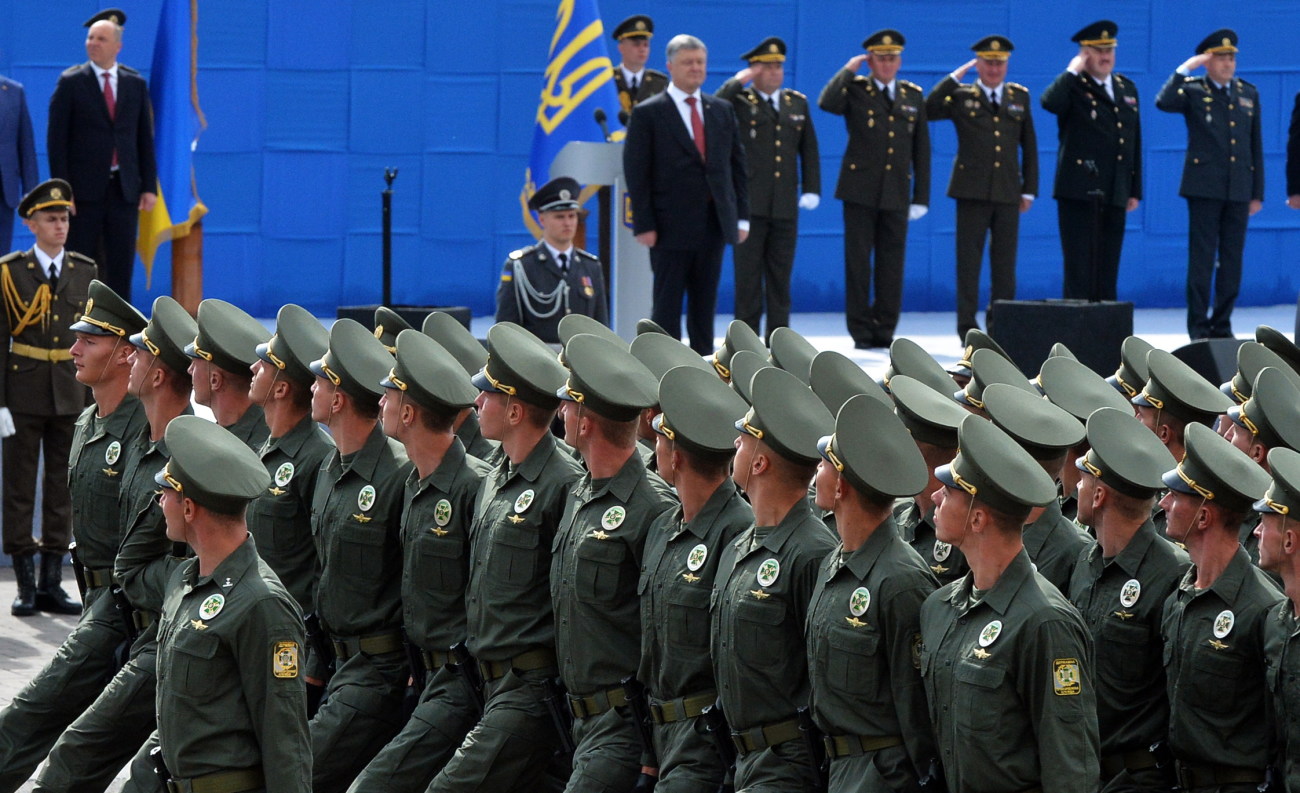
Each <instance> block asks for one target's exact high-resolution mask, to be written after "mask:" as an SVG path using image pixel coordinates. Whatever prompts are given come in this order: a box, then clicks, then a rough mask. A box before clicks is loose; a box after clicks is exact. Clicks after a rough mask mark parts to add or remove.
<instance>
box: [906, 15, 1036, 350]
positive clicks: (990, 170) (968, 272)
mask: <svg viewBox="0 0 1300 793" xmlns="http://www.w3.org/2000/svg"><path fill="white" fill-rule="evenodd" d="M1013 49H1015V45H1013V44H1012V43H1011V39H1008V38H1007V37H1005V36H985V37H984V38H982V39H980V40H979V41H977V42H975V44H974V45H973V46H972V47H971V50H973V51H974V52H975V57H974V58H973V59H971V60H969V61H967V62H966V63H965V64H964V65H962V66H961V67H960V68H958V69H957V71H955V72H953V73H952V74H950V75H948V76H947V77H945V78H943V79H942V80H941V81H939V84H938V85H936V86H935V87H934V88H932V89H930V94H929V96H927V97H926V98H925V113H926V115H927V116H928V117H929V118H930V120H931V121H938V120H940V119H951V120H952V123H953V126H954V127H956V129H957V158H956V160H955V161H954V162H953V165H952V177H951V178H950V179H949V180H948V197H949V198H954V199H956V200H957V335H958V336H960V337H962V339H965V338H966V331H968V330H970V329H971V328H976V327H979V326H978V324H977V323H976V321H975V312H976V310H977V309H978V306H979V287H980V262H981V261H982V260H983V258H984V240H985V238H986V237H989V236H990V235H991V239H990V242H989V275H990V280H991V283H992V287H993V288H992V294H991V295H990V299H991V300H1015V298H1016V245H1017V243H1018V242H1019V238H1020V214H1021V213H1022V212H1027V211H1028V210H1029V207H1030V206H1031V205H1032V204H1033V202H1034V197H1035V196H1036V195H1038V136H1037V135H1036V134H1035V133H1034V117H1033V113H1032V112H1031V111H1032V110H1033V108H1032V106H1031V105H1030V100H1029V89H1028V88H1025V87H1024V86H1023V85H1019V84H1017V83H1009V82H1007V81H1006V76H1007V60H1008V59H1010V57H1011V51H1012V50H1013ZM971 67H974V68H975V70H976V71H977V72H978V73H979V79H977V80H976V81H975V82H974V83H972V84H970V85H962V83H961V78H962V77H964V76H965V75H966V72H967V71H969V70H970V69H971Z"/></svg>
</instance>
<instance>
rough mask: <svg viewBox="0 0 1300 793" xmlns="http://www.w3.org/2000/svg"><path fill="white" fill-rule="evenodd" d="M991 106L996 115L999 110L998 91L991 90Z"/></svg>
mask: <svg viewBox="0 0 1300 793" xmlns="http://www.w3.org/2000/svg"><path fill="white" fill-rule="evenodd" d="M989 107H991V108H993V113H994V115H997V112H998V92H997V91H989Z"/></svg>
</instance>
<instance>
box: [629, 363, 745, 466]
mask: <svg viewBox="0 0 1300 793" xmlns="http://www.w3.org/2000/svg"><path fill="white" fill-rule="evenodd" d="M659 406H660V407H661V408H663V412H662V413H660V414H659V415H658V416H655V419H654V422H653V424H652V426H653V427H654V431H655V432H657V433H659V434H660V435H662V436H664V437H665V438H667V439H668V440H670V441H673V442H674V443H680V444H682V446H684V447H685V448H686V449H687V450H688V451H690V452H692V453H694V454H698V455H700V456H702V457H705V458H706V459H719V458H722V459H725V458H728V457H730V456H731V455H732V454H734V453H735V451H736V448H735V443H736V430H735V429H734V427H735V423H736V419H738V418H740V417H741V416H744V415H745V410H746V409H747V408H748V406H747V405H746V404H745V400H743V399H741V398H740V396H739V395H738V394H736V392H735V391H732V390H731V389H730V388H728V387H727V384H726V383H724V382H722V381H721V380H719V379H718V378H717V376H716V375H714V374H713V372H711V371H709V370H707V369H697V368H695V367H691V366H678V367H676V368H673V369H670V370H669V371H668V372H667V373H665V374H664V377H663V379H662V380H660V381H659Z"/></svg>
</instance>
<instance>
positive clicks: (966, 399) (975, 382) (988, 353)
mask: <svg viewBox="0 0 1300 793" xmlns="http://www.w3.org/2000/svg"><path fill="white" fill-rule="evenodd" d="M995 383H999V384H1002V385H1009V386H1014V387H1016V388H1018V389H1020V390H1021V391H1024V392H1025V393H1027V394H1032V395H1034V396H1039V394H1038V390H1037V389H1036V388H1034V387H1033V386H1031V385H1030V384H1029V381H1028V380H1026V379H1025V373H1024V372H1022V371H1020V367H1018V366H1016V365H1015V364H1014V363H1012V362H1011V361H1010V360H1008V359H1006V358H1003V357H1002V356H1001V355H998V354H997V353H996V352H994V351H993V350H984V349H980V350H976V351H975V354H974V355H972V356H971V377H970V380H969V381H968V382H967V383H966V385H965V386H963V387H962V389H961V390H960V391H957V392H955V393H954V394H953V395H952V398H953V399H954V400H956V401H957V404H959V405H961V406H962V407H964V408H966V409H967V410H969V411H970V412H971V413H974V414H975V415H977V416H985V417H987V416H988V413H987V411H986V410H985V406H984V389H986V388H988V387H989V386H991V385H993V384H995Z"/></svg>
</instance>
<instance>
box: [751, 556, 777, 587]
mask: <svg viewBox="0 0 1300 793" xmlns="http://www.w3.org/2000/svg"><path fill="white" fill-rule="evenodd" d="M779 575H781V562H780V561H779V560H777V559H767V560H765V561H764V562H763V563H762V564H760V565H759V566H758V575H757V576H756V577H757V579H758V585H759V586H772V584H775V583H776V579H777V577H778V576H779Z"/></svg>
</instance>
